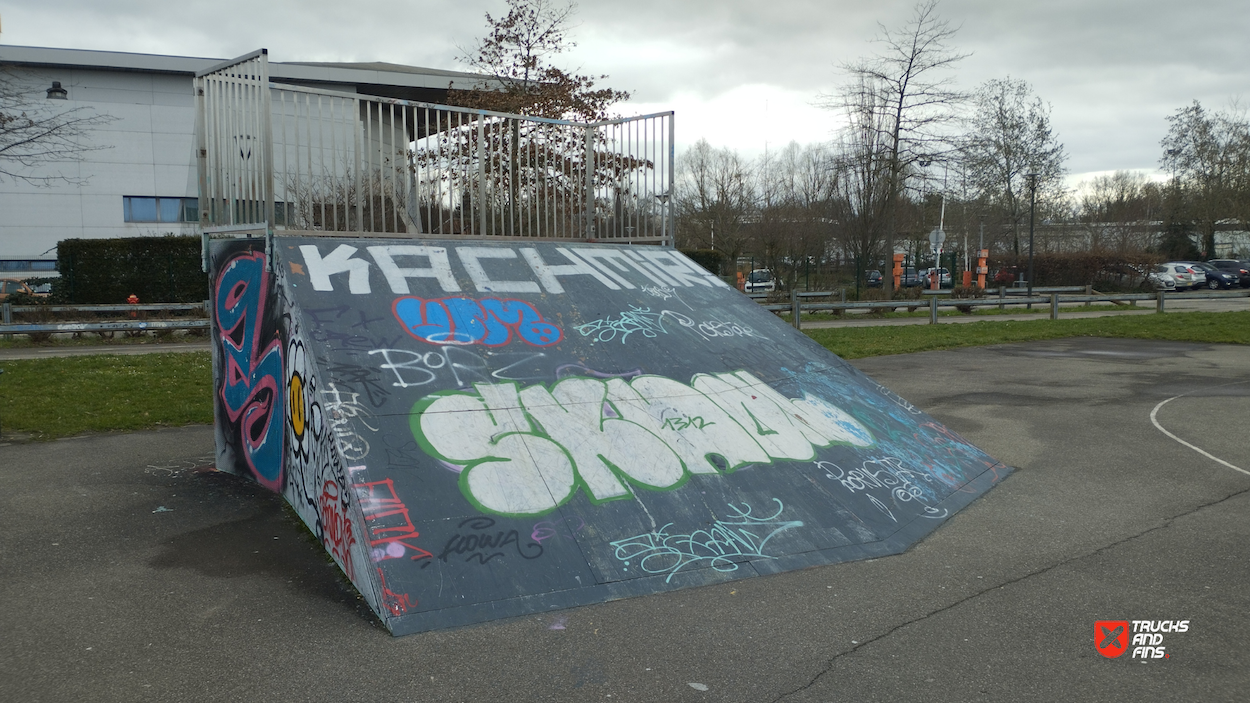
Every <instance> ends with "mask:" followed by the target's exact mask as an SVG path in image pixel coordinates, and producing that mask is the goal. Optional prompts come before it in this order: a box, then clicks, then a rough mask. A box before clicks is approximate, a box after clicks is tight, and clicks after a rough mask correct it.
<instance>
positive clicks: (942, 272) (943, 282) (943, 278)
mask: <svg viewBox="0 0 1250 703" xmlns="http://www.w3.org/2000/svg"><path fill="white" fill-rule="evenodd" d="M934 270H936V271H938V272H939V273H938V275H939V276H940V280H939V281H938V287H939V288H950V287H951V272H950V269H948V268H946V267H942V268H940V269H920V272H919V276H920V281H921V283H922V284H923V285H924V287H925V288H928V287H929V286H931V285H932V283H931V282H930V280H929V275H930V272H931V271H934Z"/></svg>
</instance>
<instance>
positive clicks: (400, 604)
mask: <svg viewBox="0 0 1250 703" xmlns="http://www.w3.org/2000/svg"><path fill="white" fill-rule="evenodd" d="M374 568H375V569H377V570H378V582H379V583H381V584H382V607H384V608H386V611H387V612H388V613H390V614H391V615H395V616H399V615H403V614H405V613H407V612H408V609H409V608H415V607H417V602H416V601H414V600H412V598H411V597H409V595H408V594H407V593H396V592H394V591H392V590H391V589H389V588H387V587H386V576H384V575H383V574H382V567H380V566H376V567H374Z"/></svg>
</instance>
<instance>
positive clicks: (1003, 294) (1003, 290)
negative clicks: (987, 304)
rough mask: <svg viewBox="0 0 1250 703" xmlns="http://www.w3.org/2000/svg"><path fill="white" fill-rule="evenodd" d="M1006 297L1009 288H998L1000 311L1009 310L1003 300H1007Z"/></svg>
mask: <svg viewBox="0 0 1250 703" xmlns="http://www.w3.org/2000/svg"><path fill="white" fill-rule="evenodd" d="M1006 297H1007V288H1006V286H999V287H998V309H999V310H1006V309H1007V306H1005V305H1003V299H1004V298H1006Z"/></svg>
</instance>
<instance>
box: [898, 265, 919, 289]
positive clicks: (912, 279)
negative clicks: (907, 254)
mask: <svg viewBox="0 0 1250 703" xmlns="http://www.w3.org/2000/svg"><path fill="white" fill-rule="evenodd" d="M921 285H924V281H923V280H921V278H920V275H919V274H918V273H916V268H915V267H914V266H905V267H903V275H901V276H899V281H898V286H899V288H915V287H917V286H921Z"/></svg>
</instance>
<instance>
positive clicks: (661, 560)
mask: <svg viewBox="0 0 1250 703" xmlns="http://www.w3.org/2000/svg"><path fill="white" fill-rule="evenodd" d="M773 502H774V503H776V504H777V512H775V513H773V514H772V515H769V516H768V517H756V516H754V515H752V514H751V506H750V505H748V504H747V503H743V504H742V507H738V506H736V505H734V504H733V503H730V504H729V509H730V510H732V511H733V512H734V515H732V516H730V518H729V519H727V520H717V521H716V522H714V523H713V524H712V527H711V528H709V529H706V530H696V531H694V532H691V533H690V534H681V535H673V534H669V533H668V528H670V527H672V525H673V523H671V522H670V523H668V524H667V525H665V526H663V527H661V528H660V529H658V530H656V531H654V532H648V533H645V534H641V535H636V536H634V537H629V538H626V539H620V540H616V541H615V542H612V543H611V545H612V547H614V548H615V549H616V552H615V556H616V558H617V559H618V560H619V561H621V562H622V563H623V564H624V566H625V569H626V570H628V568H629V566H630V564H631V563H635V562H636V565H637V567H638V568H640V569H642V570H643V571H644V572H645V573H648V574H664V573H667V574H668V577H667V578H665V579H664V582H665V583H668V582H669V581H671V580H672V579H673V576H674V575H675V574H676V573H677V572H678V571H680V570H682V569H684V568H686V567H688V566H692V565H701V564H706V565H707V566H710V567H712V568H713V569H716V570H717V571H722V572H725V571H736V570H737V569H738V562H739V561H744V560H747V559H751V558H763V559H772V558H774V557H771V556H769V555H767V554H765V553H764V546H765V545H766V544H768V541H769V540H771V539H772V538H773V537H774V536H776V535H777V534H779V533H781V532H783V531H785V530H789V529H791V528H795V527H802V526H803V523H802V521H799V520H778V519H777V518H779V517H780V516H781V512H782V510H783V509H784V506H783V505H782V503H781V501H780V500H778V499H776V498H773ZM760 535H764V536H763V538H761V537H760Z"/></svg>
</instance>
